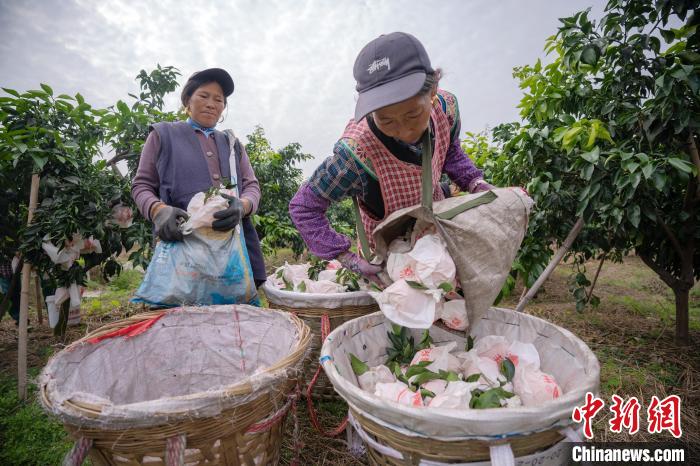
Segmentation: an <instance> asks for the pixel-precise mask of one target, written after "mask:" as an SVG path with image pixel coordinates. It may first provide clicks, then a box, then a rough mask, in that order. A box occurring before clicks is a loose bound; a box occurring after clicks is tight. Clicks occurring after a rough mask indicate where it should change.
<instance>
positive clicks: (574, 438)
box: [559, 426, 583, 443]
mask: <svg viewBox="0 0 700 466" xmlns="http://www.w3.org/2000/svg"><path fill="white" fill-rule="evenodd" d="M559 433H560V434H561V435H563V436H564V437H566V440H565V441H566V442H575V443H579V442H583V437H581V432H579V431H576V430H574V429H572V428H571V426H568V427H566V428H564V429H562V430H560V431H559Z"/></svg>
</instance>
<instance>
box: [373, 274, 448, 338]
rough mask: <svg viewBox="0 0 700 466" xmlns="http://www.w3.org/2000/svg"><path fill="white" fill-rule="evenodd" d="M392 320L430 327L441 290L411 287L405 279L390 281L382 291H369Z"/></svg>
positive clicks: (407, 324)
mask: <svg viewBox="0 0 700 466" xmlns="http://www.w3.org/2000/svg"><path fill="white" fill-rule="evenodd" d="M369 294H370V295H371V296H372V297H373V298H374V299H375V300H376V301H377V304H378V305H379V308H380V309H381V311H382V312H383V313H384V315H385V316H387V318H388V319H390V320H391V321H392V322H394V323H395V324H398V325H402V326H404V327H408V328H422V329H425V328H430V327H431V326H432V325H433V322H434V321H435V307H436V305H437V303H438V302H439V301H440V296H441V292H440V291H436V290H419V289H416V288H412V287H411V286H410V285H409V284H408V283H406V280H399V281H397V282H394V283H392V284H391V285H390V286H389V287H387V288H386V289H385V290H384V291H382V292H378V291H369Z"/></svg>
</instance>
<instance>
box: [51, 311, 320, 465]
mask: <svg viewBox="0 0 700 466" xmlns="http://www.w3.org/2000/svg"><path fill="white" fill-rule="evenodd" d="M260 311H261V312H269V311H265V310H260ZM155 315H158V312H147V313H143V314H138V315H136V316H133V317H131V318H128V319H124V320H121V321H118V322H113V323H111V324H109V325H106V326H104V327H102V328H100V329H98V330H96V331H94V332H92V333H90V334H88V335H86V336H85V337H83V338H82V339H80V340H78V341H76V342H75V343H73V345H71V346H74V345H80V344H83V343H84V342H85V341H86V340H88V339H90V338H94V337H98V336H101V335H104V334H106V333H109V332H111V331H114V330H117V329H120V328H124V327H127V326H130V325H133V324H136V323H139V322H143V321H145V320H148V319H150V318H152V317H154V316H155ZM291 317H292V323H293V325H294V326H295V327H296V329H297V332H298V333H297V334H298V340H297V341H296V347H295V348H293V350H292V351H291V353H290V354H288V355H287V356H285V357H284V358H282V359H281V360H279V361H278V362H276V363H275V364H274V365H272V366H270V367H266V368H265V369H264V371H270V372H272V371H276V370H278V369H291V374H294V373H296V374H300V372H301V371H300V369H301V364H302V363H303V359H304V355H305V352H306V350H307V347H308V344H309V342H310V340H311V334H310V331H309V328H308V326H307V325H305V324H304V323H303V322H302V321H301V319H298V318H297V317H294V316H291ZM67 350H70V347H69V348H67ZM298 378H299V377H298V376H293V375H290V376H288V377H284V378H279V379H277V380H276V381H275V382H274V383H275V384H276V385H275V386H274V387H273V389H272V390H269V387H266V388H268V390H265V391H261V392H260V395H259V396H255V392H256V389H254V388H253V387H252V386H251V384H250V382H248V381H247V380H245V379H244V380H242V381H241V382H239V383H236V384H234V385H231V386H229V387H227V388H226V389H224V393H223V397H224V398H225V399H235V398H237V397H241V399H242V400H244V401H243V402H242V403H240V404H235V405H234V406H233V407H231V408H228V409H224V410H222V411H221V412H220V413H219V414H218V415H216V416H213V417H199V416H197V415H196V413H191V414H189V415H188V413H180V415H178V416H177V419H175V420H173V421H172V422H168V423H167V424H165V425H156V426H148V427H133V428H125V429H121V430H107V429H103V428H100V427H86V426H84V425H83V426H81V425H74V424H72V423H71V424H64V427H65V428H66V430H67V431H68V433H69V434H70V436H71V437H72V438H74V439H75V440H76V441H78V440H80V439H89V440H91V441H92V448H91V449H90V451H89V453H88V455H89V457H90V459H91V460H92V462H93V464H96V465H100V466H102V465H105V466H107V465H109V466H113V465H114V466H117V465H119V466H122V465H149V466H150V465H154V466H157V465H165V464H166V463H165V455H166V453H165V452H166V443H167V441H168V439H169V438H172V437H174V436H177V435H183V434H184V436H185V439H186V447H185V448H186V449H185V458H184V459H185V464H187V465H204V464H206V465H212V466H216V465H227V466H238V465H246V466H253V465H267V464H276V463H277V462H278V460H279V454H280V447H281V443H282V433H283V431H284V430H283V427H284V422H285V418H286V414H287V412H286V410H285V407H286V408H287V409H288V407H289V406H290V403H289V401H290V398H291V397H293V396H294V394H295V387H296V385H297V379H298ZM40 396H41V401H42V402H43V404H44V406H45V407H47V408H48V409H51V408H52V407H53V400H52V399H51V396H50V393H48V390H47V386H46V385H43V386H42V387H41V390H40ZM63 405H69V406H68V407H69V408H70V410H71V411H73V412H78V413H80V414H81V415H82V416H84V417H85V418H99V416H100V412H101V406H100V405H96V404H90V403H82V402H80V403H78V402H71V401H70V400H67V401H65V402H64V403H63ZM280 413H281V414H282V415H280ZM275 414H277V416H275ZM251 426H256V427H257V428H256V429H250V428H251ZM261 426H262V428H260V427H261ZM249 430H254V432H249Z"/></svg>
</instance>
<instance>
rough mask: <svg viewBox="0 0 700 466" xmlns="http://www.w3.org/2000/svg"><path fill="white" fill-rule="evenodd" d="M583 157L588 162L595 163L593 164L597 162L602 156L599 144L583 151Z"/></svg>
mask: <svg viewBox="0 0 700 466" xmlns="http://www.w3.org/2000/svg"><path fill="white" fill-rule="evenodd" d="M581 158H582V159H583V160H585V161H586V162H588V163H593V164H595V163H597V162H598V159H599V158H600V148H599V147H598V146H595V147H594V148H593V149H591V150H590V151H588V152H583V153H582V154H581Z"/></svg>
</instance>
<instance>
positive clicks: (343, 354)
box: [321, 308, 600, 465]
mask: <svg viewBox="0 0 700 466" xmlns="http://www.w3.org/2000/svg"><path fill="white" fill-rule="evenodd" d="M388 330H390V322H388V321H387V319H386V318H385V317H384V316H383V315H382V314H381V313H376V314H372V315H369V316H365V317H361V318H358V319H356V320H354V321H352V322H347V323H345V324H343V325H341V326H340V327H338V328H336V329H335V330H334V331H333V332H331V334H330V335H329V336H328V338H327V339H326V341H325V342H324V345H323V348H322V350H321V360H322V361H323V367H324V369H325V371H326V374H328V377H329V379H330V380H331V382H332V383H333V385H334V387H335V389H336V391H337V392H338V393H339V394H340V395H341V396H342V397H343V398H344V399H345V400H346V401H347V402H348V405H349V406H350V413H351V418H350V424H351V425H352V426H354V427H355V428H356V430H357V432H358V434H359V435H360V437H361V438H362V439H363V441H364V443H365V444H366V446H367V448H368V450H369V451H368V453H369V454H368V456H369V459H370V462H371V463H372V464H376V465H404V464H433V465H435V464H450V463H457V462H458V463H470V462H480V461H489V460H490V461H491V462H492V463H493V464H494V465H498V464H513V463H512V461H514V459H520V457H530V458H535V459H536V461H539V463H538V464H564V463H565V460H566V459H567V456H566V455H561V454H559V455H555V454H553V453H552V451H554V450H556V449H557V448H558V447H557V446H558V445H560V444H561V442H562V441H564V440H578V441H580V435H578V433H577V432H576V430H577V426H576V425H575V424H574V423H573V421H572V420H571V412H572V410H573V408H574V407H576V406H578V405H582V404H583V403H584V400H585V396H586V392H592V393H597V391H598V386H599V382H600V367H599V364H598V360H597V359H596V357H595V355H594V354H593V352H592V351H591V350H590V348H588V346H586V344H585V343H583V342H582V341H581V340H579V339H578V338H577V337H576V336H574V335H573V334H572V333H571V332H569V331H567V330H565V329H563V328H561V327H558V326H556V325H554V324H551V323H549V322H546V321H544V320H542V319H539V318H537V317H534V316H530V315H527V314H522V313H516V312H514V311H511V310H508V309H500V308H491V309H490V310H489V312H488V314H487V315H486V317H484V318H482V320H481V321H480V322H479V323H478V324H477V325H475V326H474V329H473V330H472V332H471V334H472V336H474V337H475V338H477V339H478V338H479V337H481V336H486V335H502V336H504V337H506V338H508V339H510V340H519V341H523V342H527V343H532V344H534V345H535V347H536V348H537V349H538V351H539V353H540V358H541V364H542V366H541V367H542V370H543V371H545V372H547V373H550V374H552V375H553V376H554V377H555V378H556V379H557V381H558V383H559V386H560V387H561V388H562V391H563V394H562V396H560V397H559V398H557V399H556V400H554V401H552V402H549V403H547V404H545V405H542V406H537V407H521V408H498V409H463V410H458V409H442V408H416V407H412V406H406V405H401V404H399V403H396V402H393V401H390V400H385V399H381V398H379V397H377V396H374V394H372V393H369V392H366V391H364V390H362V389H360V388H359V386H358V383H357V378H356V377H355V375H354V373H353V371H352V368H351V366H350V360H349V354H350V353H353V354H355V355H356V356H357V357H358V358H360V359H361V360H363V361H366V362H367V364H368V365H370V366H375V365H378V364H383V363H384V362H385V360H386V350H385V347H386V346H389V343H388V337H387V335H386V332H387V331H388ZM430 334H431V336H432V338H433V341H434V342H435V344H437V345H441V344H444V343H446V342H449V341H457V342H458V345H463V344H464V339H463V338H461V337H459V336H456V335H454V334H453V333H450V332H447V331H445V330H443V329H440V328H438V327H435V326H434V327H432V328H431V329H430ZM414 337H415V338H416V339H417V338H419V332H418V331H414ZM557 451H561V450H557ZM545 453H546V455H547V457H548V458H549V460H548V462H544V459H543V458H544V456H538V455H544V454H545ZM533 455H534V456H533ZM504 459H505V460H506V461H504ZM540 460H542V461H540Z"/></svg>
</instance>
